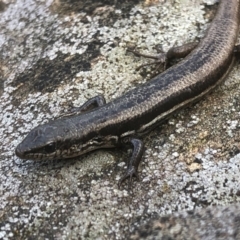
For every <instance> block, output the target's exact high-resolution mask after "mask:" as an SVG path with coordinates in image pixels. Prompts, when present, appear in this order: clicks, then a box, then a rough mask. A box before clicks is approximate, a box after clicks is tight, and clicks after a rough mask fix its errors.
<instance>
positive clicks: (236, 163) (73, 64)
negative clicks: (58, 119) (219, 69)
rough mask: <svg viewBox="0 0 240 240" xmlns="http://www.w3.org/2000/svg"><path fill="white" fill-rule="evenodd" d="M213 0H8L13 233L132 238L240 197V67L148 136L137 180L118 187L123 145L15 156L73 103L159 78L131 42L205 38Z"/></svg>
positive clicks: (4, 9)
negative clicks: (39, 157) (49, 156)
mask: <svg viewBox="0 0 240 240" xmlns="http://www.w3.org/2000/svg"><path fill="white" fill-rule="evenodd" d="M204 2H206V3H208V4H210V3H211V2H213V1H210V0H208V1H202V0H196V1H192V0H184V1H163V0H159V1H142V2H140V1H93V0H92V1H90V0H89V1H73V0H72V1H70V0H68V1H62V0H60V1H53V0H47V1H45V0H4V1H3V0H0V29H1V32H0V110H1V114H0V122H1V125H0V136H1V143H2V147H1V149H0V182H1V184H0V238H1V239H11V238H12V239H31V238H36V237H37V238H38V239H80V238H82V239H97V238H98V239H124V238H125V237H126V236H129V234H130V233H132V232H133V230H134V229H136V228H138V227H139V226H141V225H142V224H144V223H146V222H147V221H148V219H149V218H151V217H152V216H155V215H160V216H163V215H166V214H171V213H174V212H180V211H193V210H194V211H198V209H202V208H205V207H206V206H209V205H223V206H227V205H229V204H232V203H234V204H235V206H236V208H237V206H239V200H240V187H239V186H240V184H239V181H240V180H239V172H240V154H239V152H240V151H239V150H240V143H239V139H240V136H239V116H240V104H239V102H240V94H239V92H240V89H239V88H240V85H239V73H240V67H239V65H236V66H235V68H234V69H233V71H232V72H231V74H230V75H229V77H228V78H227V79H226V81H225V83H224V84H222V85H221V86H220V87H219V88H217V89H216V90H215V91H214V92H213V93H212V94H211V95H209V96H207V97H206V98H204V99H203V100H202V101H200V102H199V103H197V104H195V105H193V106H191V107H189V108H187V109H184V110H182V111H181V112H179V113H178V114H175V115H174V116H172V117H171V118H170V119H169V120H168V121H166V122H165V123H164V124H163V125H162V126H160V127H159V128H158V129H156V130H154V131H153V132H152V133H151V134H149V135H147V136H146V137H145V139H144V142H145V144H146V152H145V155H144V158H143V162H142V164H141V166H140V169H139V170H140V171H139V172H140V176H141V180H140V182H134V183H133V186H132V189H130V190H128V187H127V184H126V185H124V186H123V187H122V188H121V189H118V186H117V180H118V179H119V178H120V177H121V175H122V174H123V172H124V169H125V168H126V164H125V163H124V162H125V160H126V159H127V158H128V155H127V154H126V153H125V152H123V151H121V150H119V149H116V150H101V151H96V152H94V153H91V154H88V155H87V156H85V157H79V158H76V159H71V160H60V161H58V160H56V161H51V162H34V161H22V160H20V159H18V158H17V157H16V156H15V154H14V149H15V147H16V145H17V144H18V143H19V142H20V141H21V140H22V139H23V137H24V136H25V135H26V134H27V132H29V131H30V130H31V129H32V128H33V127H34V126H36V125H38V124H40V123H42V122H46V121H48V120H49V119H52V118H54V117H55V116H57V115H59V114H60V113H61V112H63V111H65V110H66V109H67V108H69V107H71V106H72V105H74V106H79V105H81V104H83V103H84V102H85V101H86V100H87V99H88V98H90V97H93V96H95V95H97V94H99V93H102V94H104V95H105V97H106V99H107V101H110V100H111V99H113V98H115V97H117V96H119V95H121V94H122V93H123V92H126V91H127V90H129V89H131V88H133V87H136V86H138V85H139V84H141V83H143V82H145V81H147V80H148V79H150V78H151V77H152V75H153V74H154V72H155V69H154V66H153V67H152V68H145V69H141V70H140V71H135V69H136V68H137V67H138V66H139V65H141V64H143V63H146V62H149V61H150V60H148V59H142V58H140V59H139V58H136V57H134V56H133V55H132V54H130V53H126V46H129V45H136V46H137V49H138V50H140V51H143V52H145V53H157V50H156V49H157V48H156V45H157V47H158V48H159V47H160V48H161V47H162V49H163V50H167V49H168V48H170V47H171V46H173V45H181V44H182V43H185V42H188V41H193V40H196V39H198V38H200V37H202V36H203V34H204V31H205V29H206V28H207V26H208V22H210V19H211V18H212V17H213V16H214V10H215V9H216V7H215V6H211V5H204V4H203V3H204ZM114 4H115V5H114ZM237 214H238V213H236V216H237ZM234 217H235V216H233V218H232V219H234ZM168 218H169V217H168ZM229 218H230V217H229ZM208 220H209V219H208ZM186 221H187V220H186ZM204 221H205V220H204ZM206 221H207V220H206ZM232 221H233V220H232ZM229 222H231V219H229ZM203 224H205V223H204V222H203ZM228 227H229V225H228V221H226V226H225V228H226V229H227V228H228ZM179 234H181V233H179Z"/></svg>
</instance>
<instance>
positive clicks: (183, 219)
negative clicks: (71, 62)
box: [130, 205, 240, 240]
mask: <svg viewBox="0 0 240 240" xmlns="http://www.w3.org/2000/svg"><path fill="white" fill-rule="evenodd" d="M130 239H134V240H136V239H146V240H153V239H175V240H182V239H205V240H211V239H219V240H220V239H229V240H234V239H240V206H239V205H231V206H227V207H211V208H210V207H208V208H206V209H204V210H200V211H199V210H198V211H196V212H190V213H175V214H173V215H168V216H164V217H161V218H159V219H155V220H151V221H150V222H149V223H148V224H146V225H145V226H144V227H141V229H139V231H136V232H135V233H134V234H132V235H131V237H130Z"/></svg>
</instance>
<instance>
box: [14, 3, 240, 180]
mask: <svg viewBox="0 0 240 240" xmlns="http://www.w3.org/2000/svg"><path fill="white" fill-rule="evenodd" d="M239 13H240V2H239V0H222V1H221V2H220V5H219V7H218V11H217V13H216V16H215V18H214V20H213V21H212V23H211V26H210V28H209V29H208V31H207V33H206V35H205V37H204V38H203V39H202V40H201V42H200V43H199V44H198V46H197V47H196V48H195V49H194V50H193V51H192V52H191V53H190V54H189V55H188V56H187V57H186V58H185V59H184V60H183V61H181V62H179V63H178V64H176V65H174V66H172V67H171V68H169V69H167V70H166V71H164V72H163V73H162V74H159V75H157V76H156V77H154V78H153V79H152V80H151V81H149V82H147V83H145V84H143V85H141V86H139V87H137V88H135V89H133V90H131V91H129V92H127V93H125V94H124V95H122V96H121V97H119V98H117V99H115V100H113V101H112V102H109V103H107V104H106V103H105V99H104V97H103V96H101V95H100V96H97V97H95V98H92V99H90V100H89V101H87V102H86V103H85V104H84V105H83V106H81V107H79V108H76V109H74V111H73V112H72V113H70V114H69V116H65V117H63V118H60V119H56V120H52V121H50V122H48V123H46V124H43V125H39V126H37V127H36V128H34V129H33V130H32V131H30V133H29V134H28V135H27V136H26V138H25V139H24V140H23V141H22V142H21V143H20V144H19V145H18V146H17V148H16V155H17V156H18V157H20V158H22V159H33V160H43V159H44V160H51V159H62V158H72V157H76V156H79V155H82V154H85V153H87V152H90V151H93V150H95V149H99V148H112V147H118V146H120V145H122V144H129V145H130V146H131V147H132V149H133V152H132V156H131V159H130V161H129V163H128V168H127V172H126V174H125V175H124V176H123V177H122V178H121V180H120V182H122V181H123V180H125V179H126V178H129V177H130V178H131V179H132V177H133V176H136V177H137V176H138V174H137V170H138V165H139V163H140V161H141V158H142V155H143V152H144V151H143V142H142V141H141V140H140V138H141V136H142V135H143V134H145V133H147V132H149V131H150V130H152V129H153V128H154V127H155V126H157V125H158V124H159V123H161V121H162V120H163V119H165V118H166V117H168V116H169V115H170V114H171V113H173V112H175V111H176V110H178V109H179V108H181V107H183V106H185V105H187V104H189V103H191V102H193V101H196V100H198V99H199V98H201V97H202V96H203V95H205V94H206V93H208V92H209V91H211V90H212V89H213V88H214V87H215V86H216V85H217V84H219V83H220V82H221V80H222V79H224V78H225V77H226V75H227V74H228V72H229V71H230V70H231V68H232V66H233V62H234V59H235V57H234V48H235V43H236V39H237V35H238V27H239V19H240V15H239ZM175 50H176V49H175ZM173 52H174V48H173V49H171V50H170V51H169V52H168V53H167V54H166V56H167V57H168V56H170V55H171V54H172V53H173Z"/></svg>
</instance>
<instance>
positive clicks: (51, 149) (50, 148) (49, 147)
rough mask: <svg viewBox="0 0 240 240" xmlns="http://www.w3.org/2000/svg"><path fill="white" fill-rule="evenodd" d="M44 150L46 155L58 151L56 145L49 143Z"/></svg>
mask: <svg viewBox="0 0 240 240" xmlns="http://www.w3.org/2000/svg"><path fill="white" fill-rule="evenodd" d="M44 150H45V152H46V153H53V152H55V150H56V144H55V143H49V144H48V145H47V146H45V147H44Z"/></svg>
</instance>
